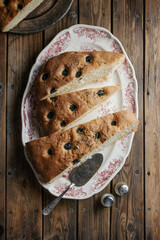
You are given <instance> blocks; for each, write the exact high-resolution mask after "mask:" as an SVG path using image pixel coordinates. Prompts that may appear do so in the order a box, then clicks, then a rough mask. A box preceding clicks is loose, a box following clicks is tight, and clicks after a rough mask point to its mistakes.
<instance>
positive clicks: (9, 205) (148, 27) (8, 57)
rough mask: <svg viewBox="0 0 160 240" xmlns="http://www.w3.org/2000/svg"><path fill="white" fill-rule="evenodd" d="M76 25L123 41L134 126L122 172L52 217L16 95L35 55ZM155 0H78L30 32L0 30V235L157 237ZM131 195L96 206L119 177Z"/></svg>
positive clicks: (159, 30)
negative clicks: (26, 147)
mask: <svg viewBox="0 0 160 240" xmlns="http://www.w3.org/2000/svg"><path fill="white" fill-rule="evenodd" d="M76 23H85V24H92V25H98V26H103V27H105V28H107V29H109V30H111V31H112V32H113V34H114V35H115V36H116V37H118V38H119V40H120V41H121V42H122V44H123V46H124V48H125V50H126V52H127V54H128V56H129V58H130V59H131V61H132V63H133V65H134V67H135V70H136V76H137V79H138V84H139V119H140V126H139V131H138V132H137V133H136V135H135V138H134V142H133V146H132V150H131V153H130V156H129V157H128V159H127V161H126V163H125V166H124V167H123V169H122V170H121V171H120V173H119V174H118V175H117V176H116V177H115V178H114V179H113V181H112V183H111V184H109V185H108V187H107V188H105V189H104V191H103V192H101V193H99V194H97V195H95V196H93V197H91V198H90V199H87V200H82V201H76V200H65V199H64V200H62V201H61V203H60V204H59V205H58V206H57V208H56V209H55V210H54V211H53V212H52V214H51V215H49V216H45V217H44V216H42V206H44V205H46V204H47V203H49V202H50V201H51V200H52V199H54V197H53V196H51V195H50V194H49V193H48V192H47V191H45V190H44V189H42V188H41V186H40V185H39V183H38V182H37V180H36V178H35V176H34V174H33V172H32V170H31V168H30V166H29V165H28V163H27V161H26V159H25V157H24V153H23V147H22V143H21V118H20V109H21V100H22V95H23V92H24V89H25V86H26V83H27V80H28V74H29V71H30V69H31V67H32V65H33V63H34V62H35V59H36V57H37V55H38V54H39V52H40V51H41V50H42V49H43V48H44V46H45V45H47V44H48V43H49V42H50V41H51V39H52V38H53V37H54V36H55V35H56V34H57V33H58V32H59V31H61V30H62V29H65V28H67V27H69V26H71V25H73V24H76ZM159 39H160V2H159V0H152V1H149V0H146V1H145V0H144V1H143V0H132V1H129V0H126V1H125V0H113V1H110V0H79V1H78V0H75V1H74V3H73V5H72V7H71V9H70V11H69V12H68V14H67V15H66V16H65V17H64V18H63V19H62V20H61V21H60V22H59V23H58V24H56V25H55V26H53V27H52V28H50V29H48V30H46V31H44V32H40V33H38V34H31V35H13V34H0V105H1V106H0V153H1V154H0V239H3V240H4V239H8V240H9V239H13V240H17V239H18V240H19V239H26V240H31V239H33V240H39V239H45V240H59V239H66V240H68V239H70V240H71V239H72V240H76V239H81V240H97V239H98V240H105V239H112V240H116V239H117V240H121V239H138V240H139V239H148V240H158V239H160V217H159V215H160V187H159V184H160V163H159V160H160V83H159V75H160V40H159ZM120 180H123V181H125V182H126V183H127V184H128V185H129V189H130V190H129V193H128V194H127V195H125V196H124V197H116V203H115V205H114V206H113V207H112V208H110V209H105V208H103V207H101V206H100V200H99V199H100V197H101V195H102V194H103V193H106V192H113V193H114V191H113V189H114V185H115V183H116V182H118V181H120Z"/></svg>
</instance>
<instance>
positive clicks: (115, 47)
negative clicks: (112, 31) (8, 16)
mask: <svg viewBox="0 0 160 240" xmlns="http://www.w3.org/2000/svg"><path fill="white" fill-rule="evenodd" d="M110 48H111V49H112V51H113V52H117V53H122V49H121V47H120V45H119V43H118V42H117V41H116V40H113V41H112V44H111V46H110Z"/></svg>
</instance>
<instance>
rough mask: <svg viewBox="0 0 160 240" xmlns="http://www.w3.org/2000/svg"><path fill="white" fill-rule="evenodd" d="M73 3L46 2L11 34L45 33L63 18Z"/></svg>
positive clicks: (71, 1)
mask: <svg viewBox="0 0 160 240" xmlns="http://www.w3.org/2000/svg"><path fill="white" fill-rule="evenodd" d="M73 1H74V0H67V1H66V0H45V1H44V2H43V3H41V4H40V5H39V6H38V7H37V8H36V9H35V10H34V11H33V12H31V13H30V14H29V15H28V16H27V17H26V18H25V19H23V20H22V21H21V22H20V23H19V24H18V25H17V26H16V27H15V28H13V29H12V30H10V32H11V33H22V34H28V33H36V32H40V31H43V30H45V29H47V28H49V27H51V26H52V25H54V24H55V23H57V22H58V21H59V20H60V19H61V18H63V17H64V15H65V14H66V13H67V12H68V10H69V9H70V7H71V5H72V3H73Z"/></svg>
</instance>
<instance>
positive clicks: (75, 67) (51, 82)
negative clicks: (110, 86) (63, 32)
mask: <svg viewBox="0 0 160 240" xmlns="http://www.w3.org/2000/svg"><path fill="white" fill-rule="evenodd" d="M86 57H89V58H86ZM88 59H89V60H90V61H89V62H88ZM122 59H124V54H122V53H114V52H106V51H99V52H66V53H63V54H60V55H58V56H56V57H54V58H52V59H50V60H49V61H48V62H46V63H45V64H44V65H43V66H42V68H41V70H40V73H39V76H38V79H37V86H36V92H37V98H38V99H42V98H44V97H46V95H49V94H50V93H53V91H51V90H52V89H55V90H57V89H59V88H60V87H62V86H64V85H67V84H68V83H70V82H72V81H73V80H76V79H79V81H81V80H82V78H83V77H84V76H85V75H86V74H89V73H91V72H95V71H96V70H99V69H100V68H103V67H105V66H113V65H115V64H118V63H119V62H121V61H122ZM64 70H65V71H64ZM64 75H65V76H64ZM76 76H77V77H76ZM43 77H44V80H43Z"/></svg>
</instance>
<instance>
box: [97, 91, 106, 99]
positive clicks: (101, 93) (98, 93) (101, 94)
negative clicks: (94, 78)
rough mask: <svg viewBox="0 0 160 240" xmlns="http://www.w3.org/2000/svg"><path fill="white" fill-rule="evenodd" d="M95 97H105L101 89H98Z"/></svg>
mask: <svg viewBox="0 0 160 240" xmlns="http://www.w3.org/2000/svg"><path fill="white" fill-rule="evenodd" d="M97 95H98V97H102V96H103V95H105V92H104V91H103V89H100V90H98V92H97Z"/></svg>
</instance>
